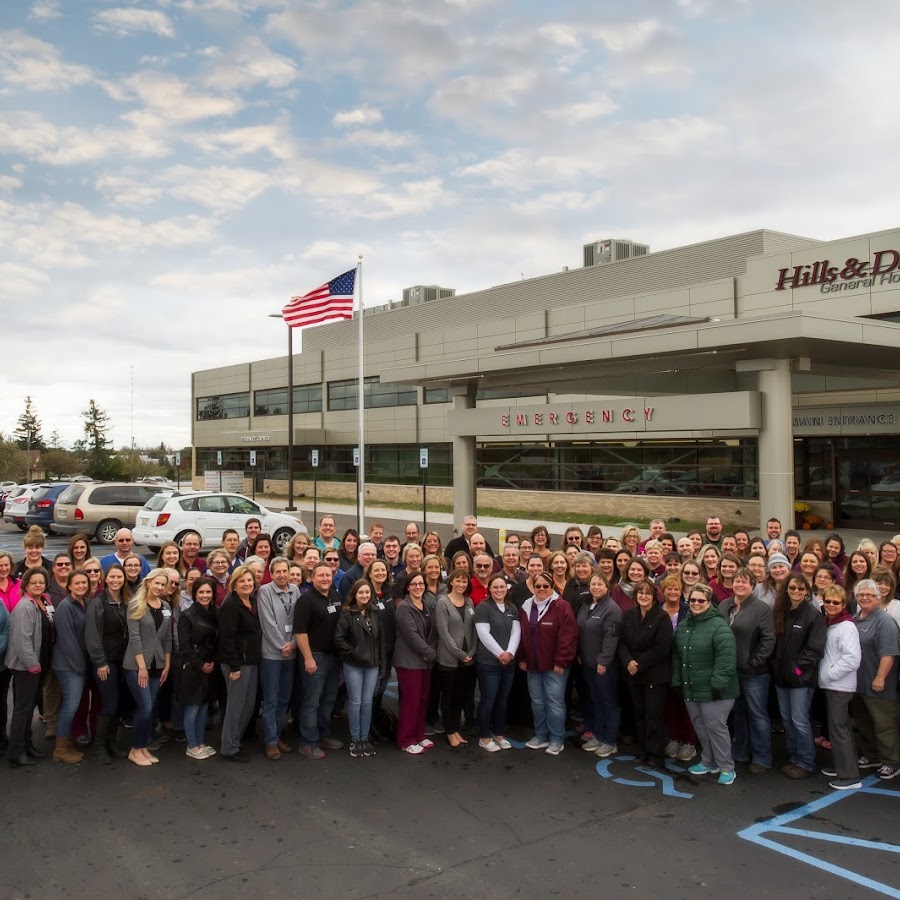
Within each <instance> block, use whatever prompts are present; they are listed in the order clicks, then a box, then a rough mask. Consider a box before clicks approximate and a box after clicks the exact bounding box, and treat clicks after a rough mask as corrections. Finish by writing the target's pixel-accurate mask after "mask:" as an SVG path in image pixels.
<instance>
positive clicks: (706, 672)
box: [672, 606, 740, 703]
mask: <svg viewBox="0 0 900 900" xmlns="http://www.w3.org/2000/svg"><path fill="white" fill-rule="evenodd" d="M672 684H673V685H674V686H676V687H678V686H680V687H681V690H682V695H683V697H684V699H685V700H692V701H694V702H696V703H704V702H708V701H710V700H734V698H735V697H737V696H738V694H740V685H739V684H738V675H737V646H736V643H735V640H734V633H733V632H732V630H731V629H730V628H729V627H728V623H727V622H726V621H725V619H723V618H722V616H720V615H719V612H718V610H717V609H716V608H715V607H713V606H710V608H709V609H707V610H706V611H705V612H702V613H700V615H694V614H693V613H689V614H688V616H687V618H686V619H682V621H680V622H679V623H678V627H677V628H676V629H675V643H674V652H673V659H672Z"/></svg>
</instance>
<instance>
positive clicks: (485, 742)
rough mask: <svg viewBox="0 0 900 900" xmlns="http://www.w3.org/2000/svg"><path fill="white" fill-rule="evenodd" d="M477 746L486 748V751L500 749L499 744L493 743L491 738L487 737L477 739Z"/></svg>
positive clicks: (491, 751)
mask: <svg viewBox="0 0 900 900" xmlns="http://www.w3.org/2000/svg"><path fill="white" fill-rule="evenodd" d="M478 746H479V747H481V749H482V750H487V752H488V753H497V752H498V751H499V750H500V745H499V744H497V743H495V741H494V739H493V738H488V739H487V740H483V739H479V741H478Z"/></svg>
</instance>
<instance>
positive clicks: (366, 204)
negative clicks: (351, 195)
mask: <svg viewBox="0 0 900 900" xmlns="http://www.w3.org/2000/svg"><path fill="white" fill-rule="evenodd" d="M455 201H456V198H455V197H454V196H453V195H452V194H450V193H448V192H447V191H445V190H444V185H443V182H442V180H441V179H440V178H428V179H424V180H422V181H410V182H406V183H404V184H401V185H398V186H397V188H395V189H394V190H379V191H375V192H373V193H372V194H371V195H370V196H368V197H366V198H364V200H363V202H362V204H361V205H360V206H359V207H358V208H357V209H356V210H355V211H353V213H352V214H355V215H357V216H360V217H362V218H365V219H391V218H395V217H397V216H414V215H419V214H421V213H424V212H428V211H430V210H432V209H434V208H435V207H438V206H447V205H452V204H453V203H455Z"/></svg>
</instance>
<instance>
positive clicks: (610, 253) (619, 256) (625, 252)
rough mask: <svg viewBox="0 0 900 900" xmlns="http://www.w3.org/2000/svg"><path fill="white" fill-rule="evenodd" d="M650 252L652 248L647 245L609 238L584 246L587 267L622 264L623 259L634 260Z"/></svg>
mask: <svg viewBox="0 0 900 900" xmlns="http://www.w3.org/2000/svg"><path fill="white" fill-rule="evenodd" d="M649 252H650V247H649V246H647V244H636V243H634V241H626V240H623V239H621V238H607V239H606V240H603V241H595V242H594V243H593V244H585V245H584V265H585V267H588V266H604V265H607V264H608V263H613V262H620V261H621V260H623V259H632V258H633V257H635V256H645V255H646V254H647V253H649Z"/></svg>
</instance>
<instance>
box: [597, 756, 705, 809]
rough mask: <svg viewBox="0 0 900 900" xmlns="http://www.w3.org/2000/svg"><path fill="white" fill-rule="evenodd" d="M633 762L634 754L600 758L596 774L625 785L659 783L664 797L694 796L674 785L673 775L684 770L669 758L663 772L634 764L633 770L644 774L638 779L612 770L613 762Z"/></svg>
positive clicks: (684, 798)
mask: <svg viewBox="0 0 900 900" xmlns="http://www.w3.org/2000/svg"><path fill="white" fill-rule="evenodd" d="M633 762H634V756H629V755H626V754H621V755H619V756H614V757H611V758H609V759H601V760H600V762H598V763H597V774H598V775H601V776H602V777H603V778H611V779H612V781H613V783H615V784H623V785H626V786H627V787H641V788H644V787H649V788H652V787H656V786H657V784H659V785H661V787H662V792H663V796H664V797H678V798H679V799H681V800H690V799H691V798H692V797H693V796H694V795H693V794H689V793H687V792H686V791H679V790H678V788H676V787H675V777H674V776H675V775H680V774H682V773H683V772H684V769H683V768H682V767H681V766H679V765H678V763H676V762H675V761H674V760H671V759H667V760H666V769H667V770H668V771H666V772H663V771H661V770H659V769H649V768H647V767H646V766H635V767H634V771H635V772H638V773H640V774H641V775H643V776H646V777H643V778H640V779H637V778H624V777H622V776H620V775H619V776H617V775H616V774H615V772H614V771H613V770H612V765H613V763H633ZM669 772H673V773H674V775H670V774H669Z"/></svg>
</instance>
